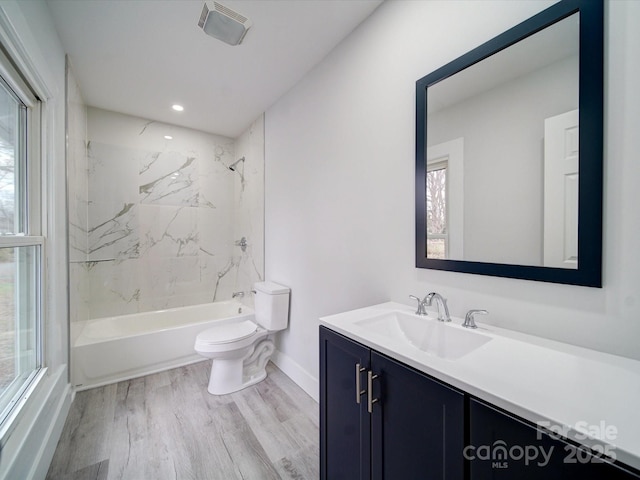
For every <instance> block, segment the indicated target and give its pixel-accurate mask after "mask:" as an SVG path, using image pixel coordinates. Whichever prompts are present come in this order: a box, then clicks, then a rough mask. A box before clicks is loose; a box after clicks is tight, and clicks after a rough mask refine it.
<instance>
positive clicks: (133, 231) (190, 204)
mask: <svg viewBox="0 0 640 480" xmlns="http://www.w3.org/2000/svg"><path fill="white" fill-rule="evenodd" d="M87 123H88V138H89V141H88V143H87V159H88V170H87V173H88V174H87V178H88V184H87V187H88V200H87V214H88V215H87V216H88V225H87V228H86V235H85V238H84V239H83V238H81V237H82V235H77V236H75V235H74V236H71V235H70V242H72V243H73V244H72V246H71V249H72V250H77V251H78V252H79V253H80V254H81V253H82V250H83V248H84V249H85V250H84V253H85V254H86V258H85V262H84V264H83V267H84V269H85V271H86V277H87V280H88V285H89V287H88V288H89V292H90V293H89V301H88V304H89V305H88V310H89V312H88V316H87V317H85V318H98V317H104V316H111V315H121V314H127V313H135V312H140V311H149V310H157V309H162V308H171V307H178V306H184V305H192V304H198V303H206V302H210V301H212V300H213V298H214V295H215V297H216V300H221V299H227V298H230V296H231V293H232V292H233V291H236V290H245V291H246V290H249V289H250V284H247V285H245V284H244V283H246V275H244V274H243V273H242V272H243V271H244V270H246V265H247V264H253V263H254V262H253V261H251V259H249V258H248V256H250V255H251V253H252V252H251V251H249V252H241V249H240V248H239V247H237V246H236V245H235V240H237V239H235V238H234V222H235V220H234V219H235V217H236V216H237V215H238V211H239V210H240V209H241V206H240V205H237V202H236V200H235V195H234V188H235V182H236V181H238V179H239V178H240V176H239V174H238V172H232V171H230V170H229V169H228V168H227V166H228V165H229V164H231V163H233V162H234V161H235V160H236V156H237V155H236V152H235V150H236V149H235V145H234V140H232V139H229V138H225V137H221V136H216V135H211V134H207V133H203V132H199V131H194V130H190V129H186V128H181V127H176V126H172V125H167V124H163V123H159V122H152V121H148V120H145V119H141V118H136V117H131V116H128V115H124V114H119V113H114V112H109V111H105V110H100V109H96V108H89V109H88V115H87ZM164 135H171V136H173V140H166V139H165V138H164ZM259 160H260V161H262V160H263V159H262V158H261V159H259ZM254 161H255V162H257V161H258V160H254ZM245 163H247V162H245ZM254 180H255V181H256V182H257V183H259V189H260V190H262V188H263V186H262V180H260V179H258V178H257V177H256V178H254V177H253V176H250V175H247V176H245V177H244V178H243V182H241V185H240V186H241V187H242V186H243V187H244V188H245V191H247V190H248V191H250V190H251V187H250V185H249V184H250V182H252V181H254ZM257 221H258V222H262V220H261V219H258V220H257ZM258 228H260V229H261V227H258ZM78 230H81V229H78ZM245 235H246V234H245ZM76 237H78V238H76ZM85 239H86V243H85ZM252 242H253V239H251V240H250V241H249V243H252ZM259 247H260V255H259V258H258V260H259V262H260V263H259V264H258V265H256V267H255V269H256V273H257V275H258V276H259V277H260V278H261V277H262V268H263V266H262V252H261V251H262V233H260V239H259Z"/></svg>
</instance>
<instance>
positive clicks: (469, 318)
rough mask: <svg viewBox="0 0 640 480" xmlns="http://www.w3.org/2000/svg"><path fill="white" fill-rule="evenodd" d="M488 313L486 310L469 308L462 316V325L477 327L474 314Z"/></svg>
mask: <svg viewBox="0 0 640 480" xmlns="http://www.w3.org/2000/svg"><path fill="white" fill-rule="evenodd" d="M488 314H489V312H487V311H486V310H469V311H468V312H467V314H466V315H465V316H464V323H463V324H462V326H463V327H466V328H478V326H477V325H476V321H475V318H474V316H475V315H488Z"/></svg>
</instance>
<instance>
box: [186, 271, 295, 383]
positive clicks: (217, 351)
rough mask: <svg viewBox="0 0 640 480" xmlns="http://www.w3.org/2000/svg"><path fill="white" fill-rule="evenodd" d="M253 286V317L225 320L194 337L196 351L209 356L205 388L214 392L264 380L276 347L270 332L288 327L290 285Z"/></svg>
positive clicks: (267, 283) (262, 283) (268, 284)
mask: <svg viewBox="0 0 640 480" xmlns="http://www.w3.org/2000/svg"><path fill="white" fill-rule="evenodd" d="M254 290H255V318H254V320H248V319H246V317H244V318H239V319H237V320H235V321H234V320H230V321H224V322H221V323H220V325H216V326H215V327H212V328H208V329H207V330H204V331H202V332H200V333H199V334H198V335H197V337H196V343H195V346H194V348H195V351H196V352H197V353H198V354H200V355H202V356H203V357H206V358H210V359H211V360H212V362H211V375H210V376H209V386H208V388H207V390H208V391H209V393H211V394H213V395H224V394H227V393H232V392H237V391H238V390H242V389H243V388H246V387H248V386H250V385H254V384H256V383H258V382H260V381H262V380H264V379H265V378H266V376H267V372H266V366H267V362H268V361H269V358H271V355H272V354H273V352H274V351H275V345H274V343H273V340H272V339H271V334H272V333H274V332H277V331H280V330H284V329H285V328H287V324H288V322H289V292H290V290H289V288H287V287H283V286H282V285H278V284H277V283H274V282H258V283H256V284H254Z"/></svg>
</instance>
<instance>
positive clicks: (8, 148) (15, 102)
mask: <svg viewBox="0 0 640 480" xmlns="http://www.w3.org/2000/svg"><path fill="white" fill-rule="evenodd" d="M39 139H40V104H39V102H38V100H37V99H36V97H35V96H34V95H33V93H32V92H31V90H30V89H29V88H28V86H27V85H26V84H25V83H24V81H23V80H22V78H21V76H20V75H19V74H18V73H17V71H16V70H15V69H14V67H13V66H12V64H11V63H10V62H9V61H8V59H7V57H6V56H4V54H3V53H2V52H1V51H0V433H1V434H4V433H5V432H6V429H7V428H8V426H9V424H10V423H11V422H10V419H11V418H12V415H14V414H15V413H16V412H17V411H18V410H19V408H18V407H19V406H20V405H21V404H22V403H21V402H22V401H23V400H24V398H25V397H26V395H25V393H26V392H27V391H28V390H29V388H30V387H32V385H33V384H34V383H35V382H34V380H35V379H36V378H37V377H38V373H39V371H40V369H41V367H42V340H41V320H40V318H41V311H42V300H41V291H42V276H43V275H42V265H43V261H42V257H43V248H44V237H42V222H41V216H40V198H41V194H40V190H41V183H40V161H41V160H40V151H39Z"/></svg>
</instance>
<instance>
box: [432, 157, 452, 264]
mask: <svg viewBox="0 0 640 480" xmlns="http://www.w3.org/2000/svg"><path fill="white" fill-rule="evenodd" d="M448 168H449V162H448V160H439V161H434V162H429V164H428V165H427V257H428V258H441V259H443V258H449V212H448V203H449V202H448V198H447V195H448V188H447V173H448Z"/></svg>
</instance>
